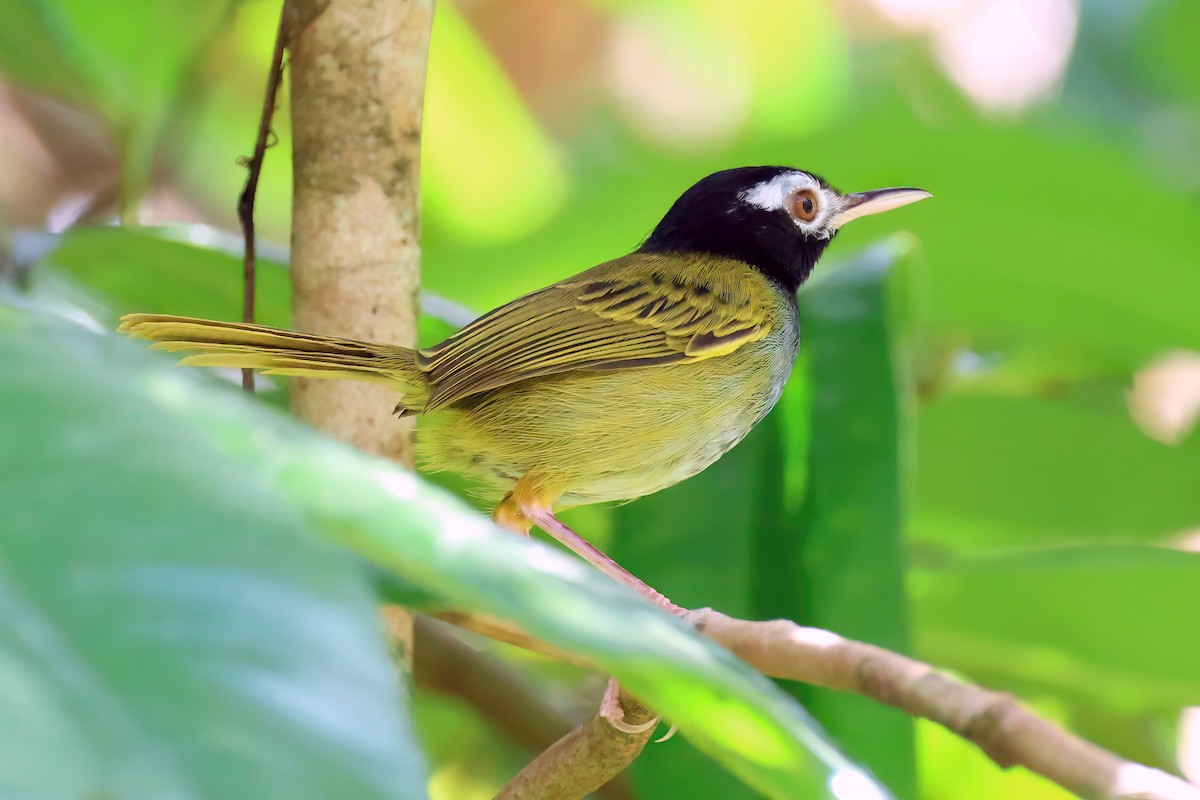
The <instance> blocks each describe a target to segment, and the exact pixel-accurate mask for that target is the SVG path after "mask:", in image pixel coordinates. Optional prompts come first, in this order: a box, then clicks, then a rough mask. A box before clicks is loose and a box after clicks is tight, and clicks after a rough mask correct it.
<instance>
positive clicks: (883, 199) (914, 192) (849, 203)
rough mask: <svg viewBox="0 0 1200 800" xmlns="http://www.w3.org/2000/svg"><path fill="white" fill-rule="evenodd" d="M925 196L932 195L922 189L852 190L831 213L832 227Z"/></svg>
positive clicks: (838, 226) (837, 226)
mask: <svg viewBox="0 0 1200 800" xmlns="http://www.w3.org/2000/svg"><path fill="white" fill-rule="evenodd" d="M926 197H933V195H931V194H930V193H929V192H927V191H925V190H924V189H912V188H908V187H905V188H902V189H874V190H872V191H869V192H853V193H851V194H847V195H843V196H842V207H841V208H839V209H838V211H837V213H836V214H834V215H833V220H832V226H831V227H833V228H835V229H836V228H840V227H842V226H843V225H845V224H846V223H847V222H849V221H850V220H852V219H858V218H859V217H866V216H869V215H871V214H880V213H882V212H884V211H891V210H892V209H893V208H899V207H900V206H906V205H908V204H909V203H915V202H917V201H918V200H924V199H925V198H926Z"/></svg>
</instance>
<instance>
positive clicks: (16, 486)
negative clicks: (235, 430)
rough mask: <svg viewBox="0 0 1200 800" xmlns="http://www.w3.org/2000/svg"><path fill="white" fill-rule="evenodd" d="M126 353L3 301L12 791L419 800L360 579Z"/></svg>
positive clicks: (6, 735)
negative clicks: (187, 419)
mask: <svg viewBox="0 0 1200 800" xmlns="http://www.w3.org/2000/svg"><path fill="white" fill-rule="evenodd" d="M114 345H115V342H114V339H113V337H112V336H110V335H103V334H100V335H98V334H94V333H89V332H87V331H85V330H83V329H80V328H76V327H75V326H72V325H67V324H65V323H61V322H59V323H50V322H44V321H39V320H35V319H33V318H30V317H28V316H27V315H25V314H23V313H19V312H16V311H14V310H13V309H12V308H10V307H6V306H0V361H2V362H3V363H4V374H3V376H2V377H0V384H2V390H0V440H3V442H4V447H3V448H0V553H2V555H0V705H2V706H3V707H4V709H5V712H4V713H3V714H0V753H3V757H2V758H0V785H2V786H3V787H4V794H5V795H6V796H10V797H77V798H100V797H113V798H116V797H156V798H211V799H212V800H233V799H234V798H252V797H253V798H260V797H289V798H297V799H298V800H303V799H304V798H311V799H312V800H317V798H329V797H355V798H379V800H384V798H387V800H395V798H421V797H424V795H425V788H424V783H425V779H424V774H423V773H424V767H423V766H422V763H421V758H420V756H419V754H418V752H417V750H416V748H415V746H414V743H413V741H412V735H411V732H410V730H409V724H408V721H407V720H406V719H405V714H404V712H403V703H402V699H401V696H400V694H399V692H398V690H397V689H398V686H397V682H396V678H395V673H394V670H393V668H392V665H391V663H390V661H389V659H388V656H387V651H386V648H385V646H384V642H383V635H382V630H381V625H380V624H379V622H378V620H377V617H376V615H375V610H374V607H373V598H372V596H371V594H370V592H369V587H368V586H367V585H366V583H365V581H364V580H363V576H362V573H361V571H360V570H358V569H356V568H355V565H354V564H353V563H352V562H351V561H350V560H349V559H347V557H346V554H345V553H344V552H343V551H340V550H338V549H336V548H334V547H332V546H330V545H329V544H328V543H327V542H323V541H321V540H319V539H317V538H316V537H314V536H312V535H311V534H310V533H309V531H308V526H307V524H306V523H305V521H304V520H303V518H302V515H301V514H299V513H298V512H297V511H296V510H295V509H294V508H293V507H292V506H291V505H290V504H289V503H288V502H287V501H286V500H285V499H284V497H283V495H281V494H280V492H279V491H278V490H276V489H274V488H272V487H271V486H269V485H268V484H267V483H266V482H265V481H263V480H258V479H255V478H254V477H253V476H252V475H251V474H250V473H248V471H247V470H246V469H245V468H244V467H243V466H242V465H240V464H239V463H238V461H237V459H235V458H233V457H231V456H230V455H229V454H228V453H227V452H223V447H222V443H220V442H217V441H214V439H213V433H214V431H212V430H208V431H206V430H204V429H202V428H199V427H196V426H192V425H189V424H184V423H183V422H182V421H181V419H180V418H179V416H178V415H177V414H176V413H175V411H174V410H173V409H172V406H173V404H174V402H175V399H174V398H175V395H176V394H178V393H189V392H192V391H195V392H196V397H197V399H196V402H204V401H203V400H200V399H199V396H202V395H204V394H205V392H204V391H203V388H202V386H201V384H199V383H198V382H189V381H181V380H179V379H178V378H176V377H175V376H171V377H164V375H163V372H162V371H161V370H158V369H156V370H153V371H139V370H138V369H136V368H135V367H134V365H133V363H132V359H131V358H130V357H129V354H128V352H126V348H118V347H116V346H114ZM189 384H194V385H189ZM219 435H220V432H218V436H219ZM242 435H243V436H250V435H252V431H251V430H250V429H246V430H244V432H243V434H242Z"/></svg>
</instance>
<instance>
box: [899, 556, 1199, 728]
mask: <svg viewBox="0 0 1200 800" xmlns="http://www.w3.org/2000/svg"><path fill="white" fill-rule="evenodd" d="M1197 585H1200V554H1195V553H1184V552H1177V551H1172V550H1166V549H1162V548H1156V547H1137V546H1127V547H1115V546H1114V547H1086V546H1083V547H1073V548H1055V549H1041V550H1029V551H1021V552H1014V553H1012V554H1005V555H996V556H993V557H989V558H973V559H961V560H957V559H956V560H954V561H951V562H949V563H946V564H945V565H943V566H940V567H930V568H926V569H921V570H919V571H917V572H916V573H915V574H914V575H913V578H912V587H913V591H914V603H915V605H914V609H915V617H916V621H917V624H918V626H917V631H918V632H919V637H918V644H919V645H920V650H921V655H922V657H923V658H926V659H928V660H931V661H932V662H933V663H936V664H939V665H941V666H944V667H948V668H951V669H960V670H962V671H964V672H966V673H968V674H969V675H971V676H972V677H975V678H978V679H980V680H983V681H985V682H991V683H993V684H999V685H1001V686H1005V685H1011V684H1012V683H1013V682H1020V683H1025V684H1028V683H1033V684H1037V685H1040V686H1041V687H1043V689H1049V690H1051V691H1053V692H1055V693H1057V694H1060V695H1064V696H1068V697H1083V698H1085V699H1087V700H1088V701H1089V702H1091V703H1093V704H1098V705H1102V706H1106V707H1109V708H1112V709H1114V710H1120V711H1123V712H1126V713H1130V712H1136V711H1143V712H1144V711H1146V710H1149V709H1153V708H1173V707H1179V706H1183V705H1200V616H1197V615H1196V614H1193V613H1191V610H1192V609H1193V608H1194V606H1195V596H1196V587H1197Z"/></svg>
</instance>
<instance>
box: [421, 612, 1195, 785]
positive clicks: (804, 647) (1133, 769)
mask: <svg viewBox="0 0 1200 800" xmlns="http://www.w3.org/2000/svg"><path fill="white" fill-rule="evenodd" d="M439 616H440V618H442V619H444V620H446V621H448V622H452V623H454V624H455V625H458V626H460V627H462V628H465V629H467V630H472V631H475V632H476V633H479V634H482V635H484V636H490V637H492V638H495V639H498V640H500V641H504V642H508V643H509V644H515V645H518V646H520V647H524V648H526V649H529V650H533V651H535V652H539V653H544V654H547V655H552V656H560V655H563V651H562V650H560V649H559V648H557V647H555V646H554V645H550V644H547V643H546V642H542V641H539V640H537V639H534V638H532V637H530V636H529V635H528V634H525V633H524V632H523V631H521V630H520V629H519V628H518V627H516V626H513V625H511V624H509V623H506V622H503V621H500V620H497V619H495V618H492V617H485V616H479V615H473V614H469V613H463V612H453V613H445V614H441V615H439ZM684 619H686V620H688V621H689V622H690V623H691V624H692V625H693V626H694V627H695V628H696V630H697V631H699V632H701V633H703V634H704V635H705V636H707V637H708V638H710V639H712V640H713V641H715V642H716V643H717V644H719V645H721V646H722V647H725V648H726V649H728V650H729V651H730V652H732V653H734V654H735V655H737V656H738V657H739V658H741V659H742V660H743V661H745V662H746V663H747V664H749V665H750V666H752V667H754V668H755V669H757V670H759V671H760V672H762V673H763V674H764V675H768V676H770V677H773V678H783V679H786V680H794V681H799V682H802V683H808V684H812V685H814V686H823V687H825V688H828V689H835V690H839V691H845V692H854V693H856V694H861V695H864V696H866V697H870V698H872V699H874V700H878V701H879V702H881V703H886V704H887V705H890V706H895V707H897V708H900V709H902V710H904V711H906V712H908V713H910V714H912V715H914V716H919V717H924V718H926V719H929V720H932V721H934V722H937V723H939V724H941V725H944V726H945V727H947V728H949V729H950V730H951V731H953V732H954V733H956V734H958V735H960V736H962V737H963V738H965V739H967V740H969V741H971V742H973V743H974V744H976V745H977V746H978V747H979V748H980V749H981V750H983V752H984V753H985V754H986V755H987V756H988V757H989V758H991V759H992V760H993V761H995V762H996V763H997V764H999V765H1000V766H1001V767H1013V766H1023V767H1025V768H1026V769H1029V770H1032V771H1033V772H1036V773H1038V774H1040V775H1042V776H1044V777H1046V778H1048V779H1049V780H1051V781H1053V782H1054V783H1056V784H1058V785H1059V786H1061V787H1063V788H1064V789H1067V790H1068V791H1070V792H1073V793H1074V794H1076V795H1079V796H1080V797H1086V798H1097V800H1135V799H1136V800H1200V787H1197V786H1195V785H1193V784H1191V783H1188V782H1187V781H1184V780H1183V779H1181V778H1177V777H1175V776H1174V775H1169V774H1167V773H1166V772H1163V771H1161V770H1157V769H1152V768H1150V767H1146V766H1143V765H1141V764H1137V763H1135V762H1132V761H1126V760H1125V759H1123V758H1120V757H1119V756H1116V755H1114V754H1113V753H1110V752H1108V751H1107V750H1104V749H1103V748H1100V747H1097V746H1096V745H1094V744H1092V743H1090V742H1087V741H1085V740H1083V739H1081V738H1079V737H1078V736H1075V735H1074V734H1072V733H1069V732H1067V731H1065V730H1063V729H1062V728H1059V727H1058V726H1056V725H1054V724H1053V723H1051V722H1049V721H1047V720H1044V719H1042V718H1041V717H1039V716H1037V715H1036V714H1034V713H1033V712H1032V711H1030V710H1029V709H1027V708H1025V707H1024V706H1022V705H1021V704H1020V703H1018V702H1017V700H1016V699H1015V698H1013V697H1012V696H1010V695H1007V694H1003V693H1000V692H994V691H990V690H988V689H984V688H981V687H979V686H975V685H974V684H970V683H967V682H965V681H962V680H959V679H957V678H955V677H952V676H950V675H947V674H945V673H942V672H939V671H938V670H936V669H934V668H933V667H931V666H930V665H928V664H924V663H922V662H920V661H917V660H915V659H911V658H908V657H907V656H903V655H900V654H899V653H893V652H891V651H889V650H884V649H883V648H881V647H876V646H874V645H870V644H866V643H864V642H856V641H853V640H850V639H845V638H843V637H841V636H838V635H837V634H835V633H831V632H829V631H826V630H822V629H820V628H805V627H803V626H800V625H797V624H796V623H794V622H791V621H789V620H771V621H766V622H755V621H750V620H742V619H735V618H733V617H729V616H726V615H725V614H722V613H720V612H718V611H714V610H712V609H711V608H702V609H698V610H696V611H689V612H686V614H685V615H684ZM566 656H567V658H568V660H571V661H572V662H573V663H581V659H579V658H578V657H577V656H574V655H571V654H566ZM550 753H551V751H547V752H546V753H543V754H542V756H539V760H542V759H546V758H550V757H551V756H550ZM558 758H559V760H560V761H562V760H563V758H564V757H563V756H559V757H558ZM573 758H574V760H573V761H572V762H571V763H574V764H576V766H575V769H577V770H582V769H583V768H582V767H580V766H578V764H577V762H578V761H579V759H578V757H577V756H573ZM535 763H536V762H535ZM571 763H566V762H565V761H564V762H563V763H561V764H559V765H558V770H559V771H561V770H563V769H570V768H571ZM527 769H528V768H527ZM555 774H557V773H555ZM528 796H530V797H538V796H540V795H528ZM547 796H557V795H547ZM564 796H566V795H564ZM573 796H575V797H581V796H582V795H573Z"/></svg>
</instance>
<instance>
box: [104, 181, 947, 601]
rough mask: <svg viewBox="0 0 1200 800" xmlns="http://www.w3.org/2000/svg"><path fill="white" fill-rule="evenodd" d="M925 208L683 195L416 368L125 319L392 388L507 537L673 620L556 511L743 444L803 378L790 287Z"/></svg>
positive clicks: (744, 193)
mask: <svg viewBox="0 0 1200 800" xmlns="http://www.w3.org/2000/svg"><path fill="white" fill-rule="evenodd" d="M929 196H930V195H929V193H928V192H925V191H922V190H920V189H878V190H875V191H870V192H856V193H851V194H842V193H841V192H839V191H837V190H836V189H834V188H833V187H832V186H830V185H829V184H828V183H826V182H825V181H824V180H822V179H820V178H818V177H817V176H815V175H812V174H810V173H807V172H802V171H799V170H795V169H788V168H784V167H744V168H740V169H730V170H725V171H723V172H718V173H715V174H713V175H709V176H708V177H706V178H704V179H703V180H701V181H700V182H699V183H697V184H695V185H694V186H692V187H691V188H690V189H688V190H687V191H686V192H684V193H683V195H682V196H681V197H680V198H679V199H678V200H677V201H675V204H674V205H673V206H671V209H670V210H669V211H668V212H667V214H666V216H665V217H663V219H662V221H661V222H659V223H658V226H657V227H656V228H655V229H654V231H653V232H652V233H651V234H650V236H649V237H648V238H647V239H646V240H645V242H643V244H642V246H641V247H639V248H638V249H637V250H636V251H635V252H633V253H631V254H629V255H626V256H623V257H621V258H618V259H616V260H613V261H608V262H605V263H603V264H600V265H598V266H595V267H592V268H591V269H589V270H587V271H585V272H581V273H580V274H578V275H575V276H574V277H571V278H567V279H565V280H562V281H559V282H558V283H555V284H554V285H552V286H548V287H546V288H545V289H541V290H539V291H536V292H532V293H531V294H527V295H525V296H524V297H519V298H517V299H516V300H513V301H512V302H510V303H508V304H506V305H503V306H501V307H499V308H497V309H495V310H494V311H490V312H488V313H487V314H484V315H483V316H482V317H480V318H479V319H477V320H475V321H474V322H472V323H471V324H470V325H468V326H467V327H465V328H463V329H462V330H460V331H459V332H458V333H455V334H454V335H453V336H451V337H450V338H448V339H446V340H445V341H443V342H441V343H440V344H437V345H434V346H433V347H429V348H427V349H425V350H419V351H418V350H412V349H410V348H407V347H401V346H398V345H392V344H377V343H368V342H357V341H350V340H346V339H336V338H333V337H329V336H322V335H320V334H315V333H299V332H295V331H287V330H278V329H275V328H267V327H262V326H257V325H246V324H238V323H232V322H215V321H211V320H204V319H192V318H187V317H175V316H168V315H158V314H130V315H129V316H127V317H125V318H124V319H123V321H122V325H121V330H122V331H124V332H126V333H129V334H131V335H133V336H137V337H141V338H143V339H149V340H152V341H154V342H156V344H155V345H154V346H155V347H156V348H158V349H163V350H172V351H176V350H182V351H188V352H191V353H193V355H190V356H188V357H187V358H185V359H184V360H183V362H182V363H184V364H191V365H195V366H208V367H243V368H244V367H250V368H254V369H259V370H263V371H264V372H266V373H267V374H274V375H302V376H304V377H306V378H338V379H347V380H361V381H371V382H373V383H380V384H384V385H386V386H389V387H391V388H393V389H395V390H396V391H397V392H398V393H399V395H400V402H399V405H398V406H397V407H396V410H397V412H398V413H400V414H401V415H408V414H421V415H423V416H422V420H421V422H420V424H419V429H418V435H417V455H418V459H419V460H420V461H421V462H422V463H423V464H424V465H426V466H427V467H429V468H432V469H435V470H451V471H454V472H458V473H462V474H465V475H467V476H469V477H471V478H473V479H475V480H477V481H478V482H479V483H480V484H482V485H483V486H484V487H486V488H485V491H486V492H487V493H489V494H490V495H491V496H492V499H493V500H494V501H496V502H497V505H496V506H495V514H494V516H495V519H496V521H497V522H499V523H500V524H501V525H503V526H505V527H507V528H509V529H512V530H515V531H519V532H521V533H524V534H528V533H529V530H530V527H531V526H532V525H537V526H539V527H541V528H542V529H543V530H545V531H546V532H547V533H549V534H550V535H551V536H553V537H554V538H556V539H558V540H559V541H560V542H562V543H563V544H565V545H566V546H567V547H569V548H570V549H572V550H574V551H575V552H576V553H578V554H579V555H581V556H583V557H584V558H585V559H587V560H588V561H590V562H591V563H593V564H594V565H596V566H597V567H599V568H600V569H601V570H603V571H604V572H605V573H607V574H608V575H610V576H612V577H614V578H616V579H617V580H619V581H622V582H624V583H627V584H629V585H631V586H633V587H634V588H636V589H638V590H639V591H641V592H643V593H644V594H646V595H648V596H649V597H651V598H652V599H654V600H656V601H657V602H659V603H660V604H662V605H664V606H666V607H668V608H671V609H673V610H674V608H675V607H674V606H672V605H671V604H670V603H668V602H667V601H666V600H665V598H663V597H662V596H661V595H659V594H658V593H657V592H655V591H654V590H652V589H651V588H650V587H648V586H646V585H645V584H644V583H642V582H641V581H639V580H638V579H637V578H635V577H634V576H632V575H630V574H629V573H628V572H626V571H625V570H624V569H622V568H621V567H620V566H618V565H617V564H616V563H615V562H613V561H612V560H611V559H609V558H608V557H607V556H605V555H604V554H603V553H602V552H600V551H599V550H598V549H596V548H595V547H593V546H592V545H591V544H589V543H588V542H587V541H585V540H584V539H582V538H580V537H579V536H578V535H577V534H576V533H575V532H574V531H572V530H571V529H570V528H568V527H567V526H565V525H563V524H562V523H561V522H559V520H558V519H557V518H556V517H555V512H556V511H558V510H560V509H563V508H569V507H571V506H577V505H584V504H587V503H600V502H606V501H622V500H630V499H633V498H635V497H640V496H642V495H646V494H649V493H651V492H656V491H658V490H659V489H663V488H665V487H667V486H671V485H672V484H675V483H678V482H679V481H682V480H684V479H685V478H688V477H691V476H692V475H695V474H696V473H697V472H699V471H700V470H702V469H704V468H705V467H707V466H708V465H709V464H712V463H713V462H714V461H716V460H717V459H718V458H720V457H721V455H722V454H724V453H725V452H726V451H727V450H729V448H731V447H733V446H734V445H735V444H737V443H738V442H739V441H741V439H742V438H743V437H744V436H745V435H746V434H747V433H749V432H750V429H751V428H753V427H754V426H755V424H757V423H758V421H759V420H761V419H762V418H763V417H764V416H765V415H766V413H767V412H768V411H769V410H770V409H771V407H772V406H773V405H774V404H775V401H776V400H778V399H779V395H780V392H781V391H782V390H783V386H784V383H785V382H786V381H787V379H788V375H789V374H790V373H791V371H792V364H793V362H794V360H795V357H796V350H797V346H798V341H799V332H800V326H799V321H798V320H797V309H796V296H795V294H796V290H797V289H798V288H799V286H800V285H801V284H802V283H804V281H805V280H807V278H808V276H809V274H810V273H811V272H812V270H813V267H814V265H815V264H816V263H817V259H819V258H820V256H821V254H822V253H823V252H824V251H825V248H826V247H827V246H828V245H829V242H830V240H831V239H832V238H833V236H834V234H835V233H837V231H838V229H839V228H841V226H842V225H844V224H845V223H847V222H848V221H850V220H852V219H855V218H857V217H862V216H866V215H868V214H876V213H879V212H881V211H887V210H889V209H892V208H897V207H899V206H903V205H906V204H908V203H912V202H915V201H917V200H921V199H923V198H926V197H929ZM381 413H383V409H381Z"/></svg>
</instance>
